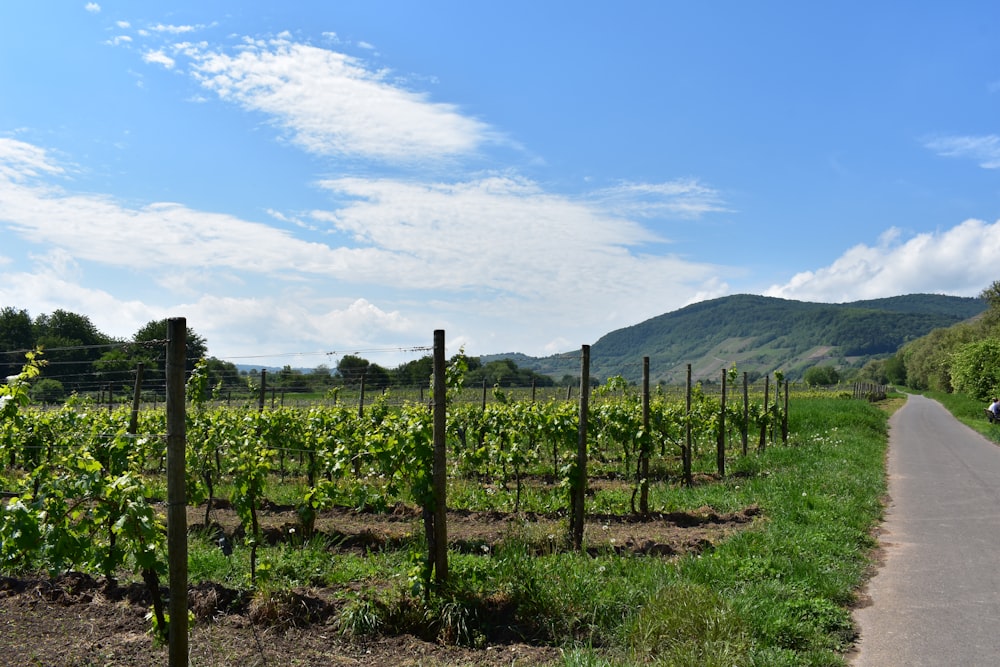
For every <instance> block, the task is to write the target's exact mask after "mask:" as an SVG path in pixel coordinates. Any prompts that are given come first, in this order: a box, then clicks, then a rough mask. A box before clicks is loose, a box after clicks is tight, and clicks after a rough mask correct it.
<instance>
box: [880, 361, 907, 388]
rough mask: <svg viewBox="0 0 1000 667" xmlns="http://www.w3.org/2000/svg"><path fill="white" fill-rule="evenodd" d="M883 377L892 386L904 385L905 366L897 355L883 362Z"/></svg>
mask: <svg viewBox="0 0 1000 667" xmlns="http://www.w3.org/2000/svg"><path fill="white" fill-rule="evenodd" d="M885 377H886V379H887V380H888V381H889V382H891V383H892V384H898V385H904V386H905V385H906V364H904V363H903V359H902V357H900V356H899V354H894V355H892V356H891V357H889V358H888V359H886V360H885Z"/></svg>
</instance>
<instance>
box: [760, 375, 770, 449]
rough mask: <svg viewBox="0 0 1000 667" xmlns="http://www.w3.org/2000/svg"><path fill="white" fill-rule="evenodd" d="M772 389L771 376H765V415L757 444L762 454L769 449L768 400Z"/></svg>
mask: <svg viewBox="0 0 1000 667" xmlns="http://www.w3.org/2000/svg"><path fill="white" fill-rule="evenodd" d="M770 389H771V376H770V375H765V376H764V414H763V417H762V420H761V423H760V442H759V443H757V451H758V452H762V451H764V448H765V447H767V427H768V422H769V421H770V420H769V419H768V418H767V400H768V398H770V396H769V393H770Z"/></svg>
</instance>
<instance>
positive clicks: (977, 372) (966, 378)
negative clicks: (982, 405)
mask: <svg viewBox="0 0 1000 667" xmlns="http://www.w3.org/2000/svg"><path fill="white" fill-rule="evenodd" d="M951 379H952V384H953V385H954V388H955V391H959V392H962V393H963V394H967V395H969V396H972V397H973V398H977V399H979V400H981V401H986V400H989V398H990V397H991V396H996V395H997V393H1000V339H998V338H987V339H985V340H979V341H976V342H974V343H967V344H966V345H963V346H962V347H960V348H959V349H958V351H957V352H955V353H954V355H952V363H951Z"/></svg>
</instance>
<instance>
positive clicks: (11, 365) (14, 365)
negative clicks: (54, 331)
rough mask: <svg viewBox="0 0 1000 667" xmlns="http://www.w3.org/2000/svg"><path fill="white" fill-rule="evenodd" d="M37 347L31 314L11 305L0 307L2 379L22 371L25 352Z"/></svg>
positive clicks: (0, 373) (0, 371)
mask: <svg viewBox="0 0 1000 667" xmlns="http://www.w3.org/2000/svg"><path fill="white" fill-rule="evenodd" d="M34 347H35V333H34V331H33V330H32V327H31V316H30V315H28V311H26V310H17V309H16V308H13V307H11V306H5V307H4V308H3V309H0V380H2V379H3V378H6V377H10V376H12V375H17V374H18V373H19V372H20V371H21V364H22V363H23V362H24V353H25V351H26V350H30V349H32V348H34Z"/></svg>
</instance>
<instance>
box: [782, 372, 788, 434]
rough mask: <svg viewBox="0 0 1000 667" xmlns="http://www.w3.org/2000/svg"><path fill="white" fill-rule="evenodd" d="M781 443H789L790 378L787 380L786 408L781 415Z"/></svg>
mask: <svg viewBox="0 0 1000 667" xmlns="http://www.w3.org/2000/svg"><path fill="white" fill-rule="evenodd" d="M781 444H783V445H787V444H788V380H785V410H784V412H783V414H782V415H781Z"/></svg>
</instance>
